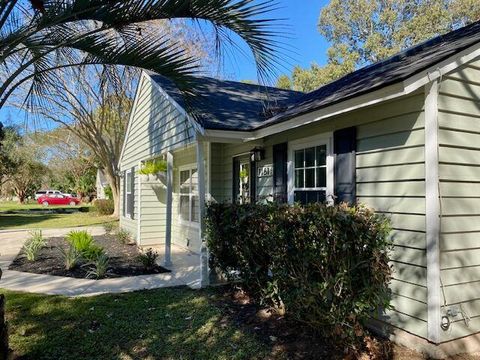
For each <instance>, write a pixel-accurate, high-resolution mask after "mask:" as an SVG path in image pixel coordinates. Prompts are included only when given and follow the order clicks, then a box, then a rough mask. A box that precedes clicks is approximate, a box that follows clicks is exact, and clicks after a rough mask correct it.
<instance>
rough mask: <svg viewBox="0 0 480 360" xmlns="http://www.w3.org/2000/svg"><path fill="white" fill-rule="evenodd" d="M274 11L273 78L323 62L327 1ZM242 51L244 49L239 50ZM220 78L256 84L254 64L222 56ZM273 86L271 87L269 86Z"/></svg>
mask: <svg viewBox="0 0 480 360" xmlns="http://www.w3.org/2000/svg"><path fill="white" fill-rule="evenodd" d="M277 2H278V4H279V6H278V8H277V9H276V10H275V11H273V12H272V13H270V14H269V16H270V17H272V18H275V19H283V20H282V24H285V25H287V36H288V38H283V39H281V40H282V41H283V42H285V43H287V46H288V48H289V51H288V53H285V54H287V55H288V57H290V58H288V57H287V56H282V59H281V61H280V62H281V63H282V64H283V68H280V69H279V70H278V73H277V75H280V74H282V73H284V74H290V73H291V71H292V69H293V67H294V66H295V65H300V66H302V67H308V66H309V65H310V64H311V63H312V62H316V63H318V64H320V65H323V64H325V62H326V53H327V49H328V47H329V44H328V42H327V41H326V40H325V39H324V38H323V37H322V36H321V35H320V33H319V32H318V30H317V22H318V17H319V15H320V10H321V8H322V7H323V6H325V5H326V4H327V3H328V0H277ZM243 49H245V47H243ZM223 75H224V77H226V78H228V79H231V80H254V81H257V80H258V79H257V72H256V67H255V63H254V62H253V60H252V59H251V58H250V57H245V56H241V55H240V56H239V54H236V53H233V54H231V53H230V54H229V55H227V56H226V57H225V59H224V62H223ZM271 85H273V84H271ZM25 120H26V117H25V113H24V112H22V111H19V110H17V109H12V108H8V107H7V108H3V109H2V110H0V122H3V123H4V124H12V123H16V124H23V123H25Z"/></svg>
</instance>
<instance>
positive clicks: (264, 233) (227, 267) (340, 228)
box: [206, 204, 392, 345]
mask: <svg viewBox="0 0 480 360" xmlns="http://www.w3.org/2000/svg"><path fill="white" fill-rule="evenodd" d="M206 224H207V241H208V246H209V249H210V253H211V259H210V261H211V264H210V265H211V266H212V267H215V268H217V269H219V270H220V271H221V272H223V273H224V274H225V275H226V276H227V278H229V279H231V280H233V279H238V278H239V279H240V280H241V281H242V285H243V287H244V289H245V290H246V291H247V292H248V293H249V294H250V295H251V296H252V297H253V298H254V299H256V300H257V301H259V302H261V303H264V304H267V305H271V306H274V307H276V308H277V309H279V310H281V311H283V312H285V315H286V316H288V317H289V318H291V319H294V320H296V321H298V322H300V323H302V324H305V325H307V326H309V327H311V328H312V329H314V330H315V331H318V332H320V333H321V334H322V335H323V336H326V337H329V338H331V339H335V340H341V342H342V343H344V344H345V343H347V344H350V345H352V344H354V343H355V342H356V341H357V340H359V338H360V337H361V336H362V335H363V325H364V324H365V321H366V320H367V319H369V318H370V317H371V315H372V312H373V311H374V310H375V309H378V308H388V307H389V300H390V292H389V290H388V284H389V282H390V279H391V273H392V269H391V267H390V266H389V256H388V255H389V251H390V249H391V246H392V245H391V243H390V241H388V234H389V231H390V227H389V223H388V221H387V220H386V219H385V218H384V217H381V216H379V215H377V214H375V213H374V212H373V211H372V210H370V209H368V208H366V207H364V206H355V207H348V206H346V205H344V204H341V205H335V206H328V205H325V204H312V205H307V206H300V205H293V206H289V205H275V204H268V205H255V204H246V205H239V204H210V205H209V206H208V208H207V220H206Z"/></svg>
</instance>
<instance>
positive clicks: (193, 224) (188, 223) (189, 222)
mask: <svg viewBox="0 0 480 360" xmlns="http://www.w3.org/2000/svg"><path fill="white" fill-rule="evenodd" d="M187 170H188V171H190V192H189V193H188V195H189V196H188V218H189V220H185V219H182V215H181V209H180V198H181V196H186V194H183V195H182V193H181V192H180V186H181V182H180V181H181V180H180V173H181V172H182V171H187ZM192 170H196V171H197V173H198V167H197V164H196V163H193V164H188V165H182V166H179V167H178V206H177V207H178V210H177V214H178V219H179V222H180V224H182V225H185V226H189V227H193V228H198V227H199V226H200V222H199V221H192V220H191V219H192V201H193V200H192V199H193V197H194V196H195V195H196V196H197V197H198V198H199V201H200V197H199V194H198V190H197V193H194V192H192ZM198 186H199V184H197V189H198Z"/></svg>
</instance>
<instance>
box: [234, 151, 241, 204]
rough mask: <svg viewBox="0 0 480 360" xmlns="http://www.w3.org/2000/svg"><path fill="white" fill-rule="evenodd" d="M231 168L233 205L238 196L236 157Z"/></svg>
mask: <svg viewBox="0 0 480 360" xmlns="http://www.w3.org/2000/svg"><path fill="white" fill-rule="evenodd" d="M232 166H233V168H232V203H235V202H237V201H238V195H240V159H239V158H238V157H234V158H233V164H232Z"/></svg>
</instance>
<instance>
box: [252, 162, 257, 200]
mask: <svg viewBox="0 0 480 360" xmlns="http://www.w3.org/2000/svg"><path fill="white" fill-rule="evenodd" d="M250 157H251V158H252V157H253V155H252V154H250ZM250 202H251V203H252V204H255V203H256V202H257V163H256V162H255V161H254V160H252V159H250Z"/></svg>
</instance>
